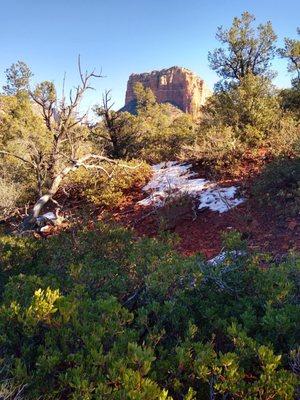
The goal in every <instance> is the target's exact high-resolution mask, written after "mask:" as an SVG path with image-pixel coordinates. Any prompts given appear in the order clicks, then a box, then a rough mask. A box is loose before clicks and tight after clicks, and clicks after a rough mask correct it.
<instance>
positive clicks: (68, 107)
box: [0, 57, 118, 228]
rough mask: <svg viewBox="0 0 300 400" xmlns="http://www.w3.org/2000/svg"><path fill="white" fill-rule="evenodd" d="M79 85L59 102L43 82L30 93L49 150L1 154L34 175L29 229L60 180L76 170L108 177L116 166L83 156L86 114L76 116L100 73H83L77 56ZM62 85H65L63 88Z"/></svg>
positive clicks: (97, 156)
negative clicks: (25, 166)
mask: <svg viewBox="0 0 300 400" xmlns="http://www.w3.org/2000/svg"><path fill="white" fill-rule="evenodd" d="M78 69H79V75H80V84H79V85H78V86H77V87H76V88H75V91H74V90H73V91H72V90H71V91H70V93H69V97H68V100H67V99H66V97H65V94H64V89H63V95H62V99H61V100H60V101H59V102H58V100H57V97H56V91H55V87H54V85H53V83H51V82H42V83H41V84H39V85H38V86H37V87H36V89H35V90H34V91H33V92H31V93H30V94H31V98H32V100H33V101H34V102H35V103H36V104H37V105H38V106H39V108H40V110H41V114H42V116H43V120H44V123H45V126H46V128H47V132H48V134H49V136H50V146H49V148H50V150H49V149H48V150H46V149H45V151H44V152H43V150H42V151H37V150H36V149H34V148H33V149H31V151H29V152H28V153H27V154H25V155H20V154H17V153H11V152H8V151H4V150H2V151H0V153H2V154H3V155H5V156H12V157H15V158H17V159H19V160H20V161H22V162H23V163H24V164H26V165H27V167H29V168H30V169H31V170H32V171H33V172H34V173H35V176H36V182H37V193H38V195H39V197H38V199H37V201H36V202H35V204H34V206H33V208H32V211H31V212H30V214H29V216H28V218H26V220H25V221H24V226H25V227H26V228H28V227H29V226H33V225H35V223H36V220H37V218H38V216H39V215H40V212H41V210H42V208H43V207H44V205H45V204H46V203H47V202H49V201H50V200H53V197H54V196H55V194H56V193H57V191H58V189H59V188H60V186H61V183H62V181H63V179H64V178H65V177H66V176H67V175H68V174H69V173H70V172H72V171H74V170H76V169H77V168H79V167H83V168H86V169H98V170H101V171H102V172H103V173H105V174H109V173H108V171H107V169H106V168H105V165H107V164H114V165H117V164H118V163H117V161H115V160H113V159H111V158H108V157H105V156H103V155H101V154H94V153H91V152H89V151H86V152H84V153H83V151H82V147H83V145H84V144H85V142H86V138H85V137H84V134H83V133H82V129H83V126H84V124H85V119H86V118H87V113H85V114H83V115H81V116H80V115H79V112H78V107H79V105H80V102H81V100H82V97H83V95H84V94H85V92H86V91H87V90H89V89H92V87H91V85H90V81H91V80H92V79H93V78H101V77H102V75H101V74H96V73H95V71H92V72H90V73H89V72H87V71H86V72H85V73H83V72H82V69H81V63H80V57H78ZM63 86H64V85H63Z"/></svg>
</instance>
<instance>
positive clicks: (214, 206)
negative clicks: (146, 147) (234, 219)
mask: <svg viewBox="0 0 300 400" xmlns="http://www.w3.org/2000/svg"><path fill="white" fill-rule="evenodd" d="M191 167H192V165H191V164H180V163H178V162H176V161H169V162H166V163H160V164H156V165H153V167H152V169H153V176H152V178H151V179H150V181H149V182H148V183H147V185H146V186H144V187H143V190H144V191H145V192H147V193H149V196H148V197H146V198H145V199H143V200H141V201H139V203H138V204H140V205H144V206H149V205H154V206H157V207H162V206H163V205H164V203H165V200H166V199H167V197H168V196H169V195H170V194H172V195H180V194H189V195H191V196H193V197H195V198H197V199H198V200H199V205H198V208H199V209H202V208H206V207H207V208H209V209H210V210H212V211H218V212H219V213H223V212H225V211H228V210H230V209H231V208H233V207H235V206H237V205H238V204H241V203H243V202H244V201H245V199H243V198H235V195H236V192H237V189H238V188H237V187H236V186H230V187H220V186H219V185H217V184H216V183H214V182H211V181H208V180H206V179H199V178H195V176H196V175H197V174H196V173H195V172H192V171H191Z"/></svg>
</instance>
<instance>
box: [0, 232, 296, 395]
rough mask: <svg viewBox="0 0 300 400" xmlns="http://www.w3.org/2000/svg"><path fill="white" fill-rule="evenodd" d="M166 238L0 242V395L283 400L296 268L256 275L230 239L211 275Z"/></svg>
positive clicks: (114, 235)
mask: <svg viewBox="0 0 300 400" xmlns="http://www.w3.org/2000/svg"><path fill="white" fill-rule="evenodd" d="M174 240H175V239H174V238H173V237H172V236H161V237H159V238H157V239H149V238H145V239H140V240H136V239H134V237H133V235H132V233H130V232H128V231H126V230H125V229H123V228H119V227H112V226H107V225H99V226H98V227H96V229H95V230H93V231H90V230H87V229H78V230H73V231H72V232H64V233H62V234H60V235H59V236H57V237H52V238H48V239H47V240H37V239H28V238H27V239H25V238H21V237H19V238H17V237H1V238H0V246H1V249H2V252H1V257H2V258H1V264H0V267H1V274H2V275H1V281H2V283H3V286H4V290H3V291H2V293H3V294H2V298H1V306H0V360H1V361H0V363H1V369H0V371H1V372H0V375H1V377H0V379H1V389H0V393H1V395H2V394H5V395H6V396H7V393H8V392H9V393H11V397H8V398H13V397H12V396H13V395H14V394H15V393H17V392H18V390H20V388H22V395H23V397H24V399H25V398H26V399H28V400H30V399H37V398H43V399H53V400H54V399H56V400H58V399H74V400H75V399H91V400H92V399H111V400H115V399H120V400H121V399H145V400H152V399H157V400H161V399H168V400H171V399H186V400H187V399H210V398H211V397H212V396H215V398H216V399H219V398H220V399H221V398H224V396H226V397H227V398H230V399H240V398H243V399H249V400H250V399H251V400H254V399H262V400H267V399H270V398H273V399H278V400H279V399H285V400H292V399H293V398H294V391H295V388H296V385H297V382H296V378H295V374H294V373H293V372H292V371H291V369H290V367H289V365H290V361H291V360H295V354H296V353H295V352H296V351H297V343H299V339H300V338H299V330H297V322H298V321H299V318H300V309H299V302H298V297H297V296H299V275H300V260H299V259H298V258H291V259H287V260H286V261H285V262H283V263H282V264H280V265H272V264H270V266H269V268H268V269H261V268H260V257H259V256H258V255H251V254H249V253H247V249H246V244H245V242H243V241H241V239H240V235H239V234H237V233H234V232H233V233H231V234H230V235H229V236H226V237H225V238H224V240H225V242H224V245H225V251H228V257H225V259H224V260H223V261H222V262H221V263H220V264H215V265H211V264H208V263H207V262H205V261H204V260H203V258H202V257H201V256H199V257H188V258H186V257H183V256H180V255H179V254H178V253H177V252H176V251H174V250H173V247H174V243H175V241H174ZM13 250H15V251H13ZM26 250H27V251H26ZM235 250H237V251H238V252H241V251H242V253H240V254H241V256H240V257H231V253H230V252H232V251H235ZM290 353H291V356H290ZM290 357H292V358H290ZM222 396H223V397H222Z"/></svg>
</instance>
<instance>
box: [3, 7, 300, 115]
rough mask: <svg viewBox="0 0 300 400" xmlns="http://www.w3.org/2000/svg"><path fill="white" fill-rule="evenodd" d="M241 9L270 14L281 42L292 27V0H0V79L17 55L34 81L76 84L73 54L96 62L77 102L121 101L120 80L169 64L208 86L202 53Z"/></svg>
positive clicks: (212, 78)
mask: <svg viewBox="0 0 300 400" xmlns="http://www.w3.org/2000/svg"><path fill="white" fill-rule="evenodd" d="M245 10H248V11H250V12H251V13H254V14H255V15H256V17H257V22H265V21H267V20H271V21H272V23H273V27H274V29H275V31H276V33H277V35H278V37H279V39H278V44H279V45H280V44H282V40H283V38H284V36H290V37H295V36H296V27H297V26H299V25H300V1H299V0H285V1H283V0H272V1H271V0H252V1H250V0H248V1H246V0H239V1H238V0H210V1H202V0H172V1H171V0H127V1H125V0H115V1H113V0H106V1H105V0H84V1H82V0H81V1H79V0H47V1H45V0H10V1H7V0H0V85H1V86H2V85H3V84H4V70H5V69H6V68H7V67H8V66H10V65H11V64H12V63H13V62H15V61H17V60H23V61H25V62H26V63H27V64H28V65H29V66H30V67H31V69H32V71H33V72H34V74H35V76H34V81H35V82H38V81H41V80H52V81H54V83H55V84H56V85H57V87H58V88H60V87H61V82H62V79H63V75H64V72H66V79H67V85H68V87H71V86H72V85H75V84H76V82H78V74H77V68H76V62H77V55H78V54H81V58H82V64H83V66H84V67H88V68H94V67H95V68H96V69H97V70H98V71H99V70H100V69H101V68H102V71H103V74H104V75H105V76H106V78H103V79H100V80H97V81H96V82H95V85H94V86H95V88H96V90H95V91H93V92H89V93H88V94H87V96H86V99H85V102H84V105H85V106H92V105H93V104H96V103H99V101H100V96H101V93H102V92H103V91H104V90H105V89H111V90H112V95H113V98H114V100H115V105H116V108H117V107H121V106H122V105H123V103H124V97H125V90H126V82H127V78H128V76H129V75H130V73H132V72H145V71H151V70H153V69H161V68H166V67H170V66H173V65H178V66H183V67H186V68H190V69H191V70H193V71H194V72H196V73H197V74H198V75H200V76H201V77H202V78H203V79H205V80H206V81H207V83H208V84H209V85H210V86H211V87H213V84H214V83H215V82H216V81H217V79H218V78H217V76H216V75H215V73H214V72H213V71H211V70H210V69H209V67H208V62H207V53H208V51H209V50H212V49H214V48H215V47H216V46H217V45H218V44H217V42H216V40H215V33H216V28H217V26H219V25H224V26H229V25H230V24H231V21H232V18H233V17H234V16H237V15H240V14H241V13H242V12H243V11H245ZM274 67H275V69H277V70H278V77H277V78H276V80H275V83H276V84H277V85H278V86H281V87H284V86H288V85H289V82H290V77H289V75H288V73H287V72H286V63H285V62H284V61H283V60H277V61H275V63H274Z"/></svg>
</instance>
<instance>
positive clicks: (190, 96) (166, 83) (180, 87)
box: [124, 67, 211, 115]
mask: <svg viewBox="0 0 300 400" xmlns="http://www.w3.org/2000/svg"><path fill="white" fill-rule="evenodd" d="M137 82H140V83H142V84H143V85H144V86H145V87H149V88H150V89H151V90H152V91H153V93H154V94H155V97H156V100H157V101H158V102H159V103H171V104H173V105H174V106H176V107H178V108H179V109H180V110H182V111H184V112H188V113H191V114H193V115H197V114H198V112H199V110H200V107H201V106H202V105H203V104H204V103H205V101H206V99H207V97H209V96H210V95H211V91H210V89H209V88H208V87H207V85H206V84H205V82H204V81H203V80H202V79H200V78H199V77H198V76H197V75H195V74H194V73H193V72H192V71H190V70H188V69H186V68H181V67H171V68H168V69H163V70H161V71H152V72H149V73H142V74H131V75H130V77H129V79H128V83H127V91H126V99H125V107H124V109H127V110H128V111H131V109H132V107H133V106H134V103H135V95H134V85H135V83H137Z"/></svg>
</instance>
